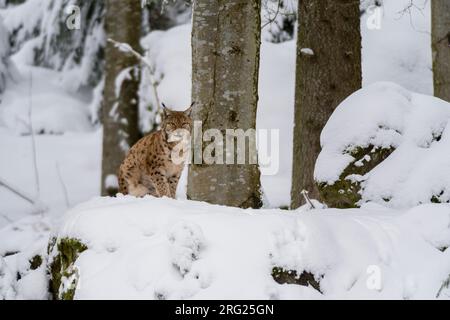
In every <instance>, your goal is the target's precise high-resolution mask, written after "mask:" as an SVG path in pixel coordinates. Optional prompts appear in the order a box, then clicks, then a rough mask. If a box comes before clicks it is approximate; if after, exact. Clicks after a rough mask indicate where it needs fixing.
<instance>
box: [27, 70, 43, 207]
mask: <svg viewBox="0 0 450 320" xmlns="http://www.w3.org/2000/svg"><path fill="white" fill-rule="evenodd" d="M32 95H33V71H32V70H31V69H30V86H29V109H28V122H29V124H28V126H29V128H30V134H31V148H32V149H31V150H32V154H33V168H34V182H35V183H36V199H39V197H40V195H41V187H40V181H39V171H38V167H37V156H36V139H35V136H34V129H33V119H32V117H33V98H32Z"/></svg>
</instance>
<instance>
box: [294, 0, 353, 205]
mask: <svg viewBox="0 0 450 320" xmlns="http://www.w3.org/2000/svg"><path fill="white" fill-rule="evenodd" d="M359 15H360V13H359V1H354V0H339V1H338V0H320V1H317V0H302V1H299V5H298V16H299V17H300V18H299V25H298V40H297V70H296V87H295V126H294V153H293V173H292V189H291V199H292V200H291V207H292V208H293V209H294V208H297V207H299V206H300V205H302V204H303V203H304V200H303V197H302V195H301V191H302V190H307V191H308V192H309V195H310V197H311V198H316V199H318V198H319V193H318V189H317V186H316V185H315V183H314V175H313V173H314V165H315V162H316V159H317V156H318V154H319V152H320V133H321V131H322V129H323V127H324V126H325V124H326V122H327V121H328V118H329V117H330V115H331V114H332V113H333V111H334V109H335V108H336V107H337V106H338V105H339V103H341V102H342V101H343V100H344V99H345V98H346V97H347V96H348V95H350V94H351V93H353V92H354V91H356V90H358V89H359V88H361V81H362V80H361V33H360V17H359Z"/></svg>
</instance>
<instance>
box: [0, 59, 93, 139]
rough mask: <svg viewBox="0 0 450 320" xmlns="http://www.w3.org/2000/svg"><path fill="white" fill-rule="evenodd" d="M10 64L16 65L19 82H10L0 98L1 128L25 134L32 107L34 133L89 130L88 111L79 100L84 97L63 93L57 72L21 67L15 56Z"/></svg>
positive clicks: (28, 130)
mask: <svg viewBox="0 0 450 320" xmlns="http://www.w3.org/2000/svg"><path fill="white" fill-rule="evenodd" d="M13 61H14V62H16V65H17V67H18V71H19V74H20V76H19V77H20V78H21V79H20V80H19V81H11V82H10V85H9V87H8V90H7V91H5V93H4V94H3V96H2V103H1V105H0V125H1V126H3V127H5V128H8V129H9V130H11V131H14V132H15V133H16V134H29V133H30V121H29V111H30V108H32V125H33V130H34V132H35V133H53V134H61V133H64V132H70V131H72V132H86V131H90V130H91V128H92V126H91V123H90V120H89V110H88V108H87V107H86V103H85V102H84V101H83V100H84V99H85V97H83V96H82V95H80V94H69V93H67V92H66V91H64V90H63V88H62V87H61V84H60V81H59V73H58V72H55V71H52V70H49V69H44V68H40V67H28V66H24V65H23V64H21V63H20V59H16V57H14V58H13ZM30 82H31V83H30ZM33 111H34V112H33Z"/></svg>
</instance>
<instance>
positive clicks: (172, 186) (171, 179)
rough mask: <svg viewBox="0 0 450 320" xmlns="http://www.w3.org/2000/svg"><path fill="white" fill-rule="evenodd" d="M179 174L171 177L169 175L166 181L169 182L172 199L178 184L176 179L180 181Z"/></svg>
mask: <svg viewBox="0 0 450 320" xmlns="http://www.w3.org/2000/svg"><path fill="white" fill-rule="evenodd" d="M180 175H181V173H180V174H177V175H174V176H172V177H169V178H168V179H167V181H168V182H169V187H170V194H171V195H172V198H174V199H175V196H176V194H177V186H178V181H180Z"/></svg>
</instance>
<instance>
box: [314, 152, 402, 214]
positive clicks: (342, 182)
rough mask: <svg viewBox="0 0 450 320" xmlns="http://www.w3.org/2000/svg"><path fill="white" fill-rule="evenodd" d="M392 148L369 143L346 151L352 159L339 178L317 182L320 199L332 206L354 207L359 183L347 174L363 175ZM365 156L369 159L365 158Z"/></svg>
mask: <svg viewBox="0 0 450 320" xmlns="http://www.w3.org/2000/svg"><path fill="white" fill-rule="evenodd" d="M394 150H395V149H394V148H387V149H386V148H380V147H374V146H373V145H369V146H368V147H365V148H362V147H356V148H353V149H351V150H349V151H347V153H348V154H350V155H351V156H352V157H353V158H354V160H353V161H352V162H351V163H350V164H349V165H348V166H347V167H346V168H345V169H344V171H343V172H342V173H341V175H340V176H339V179H338V180H337V181H335V182H334V184H327V183H318V184H317V186H318V189H319V193H320V197H321V200H322V201H323V202H325V203H326V204H327V205H328V206H329V207H332V208H342V209H346V208H356V207H357V206H358V204H357V203H358V202H359V201H360V200H361V183H360V182H357V181H354V180H350V179H348V176H351V175H359V176H364V175H365V174H367V173H368V172H370V171H371V170H372V169H373V168H375V167H376V166H377V165H379V164H380V163H381V162H383V161H384V160H385V159H386V158H387V157H389V155H390V154H391V153H392V152H393V151H394ZM366 156H369V157H370V159H368V160H366V159H365V158H366ZM357 163H358V164H362V165H357Z"/></svg>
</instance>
